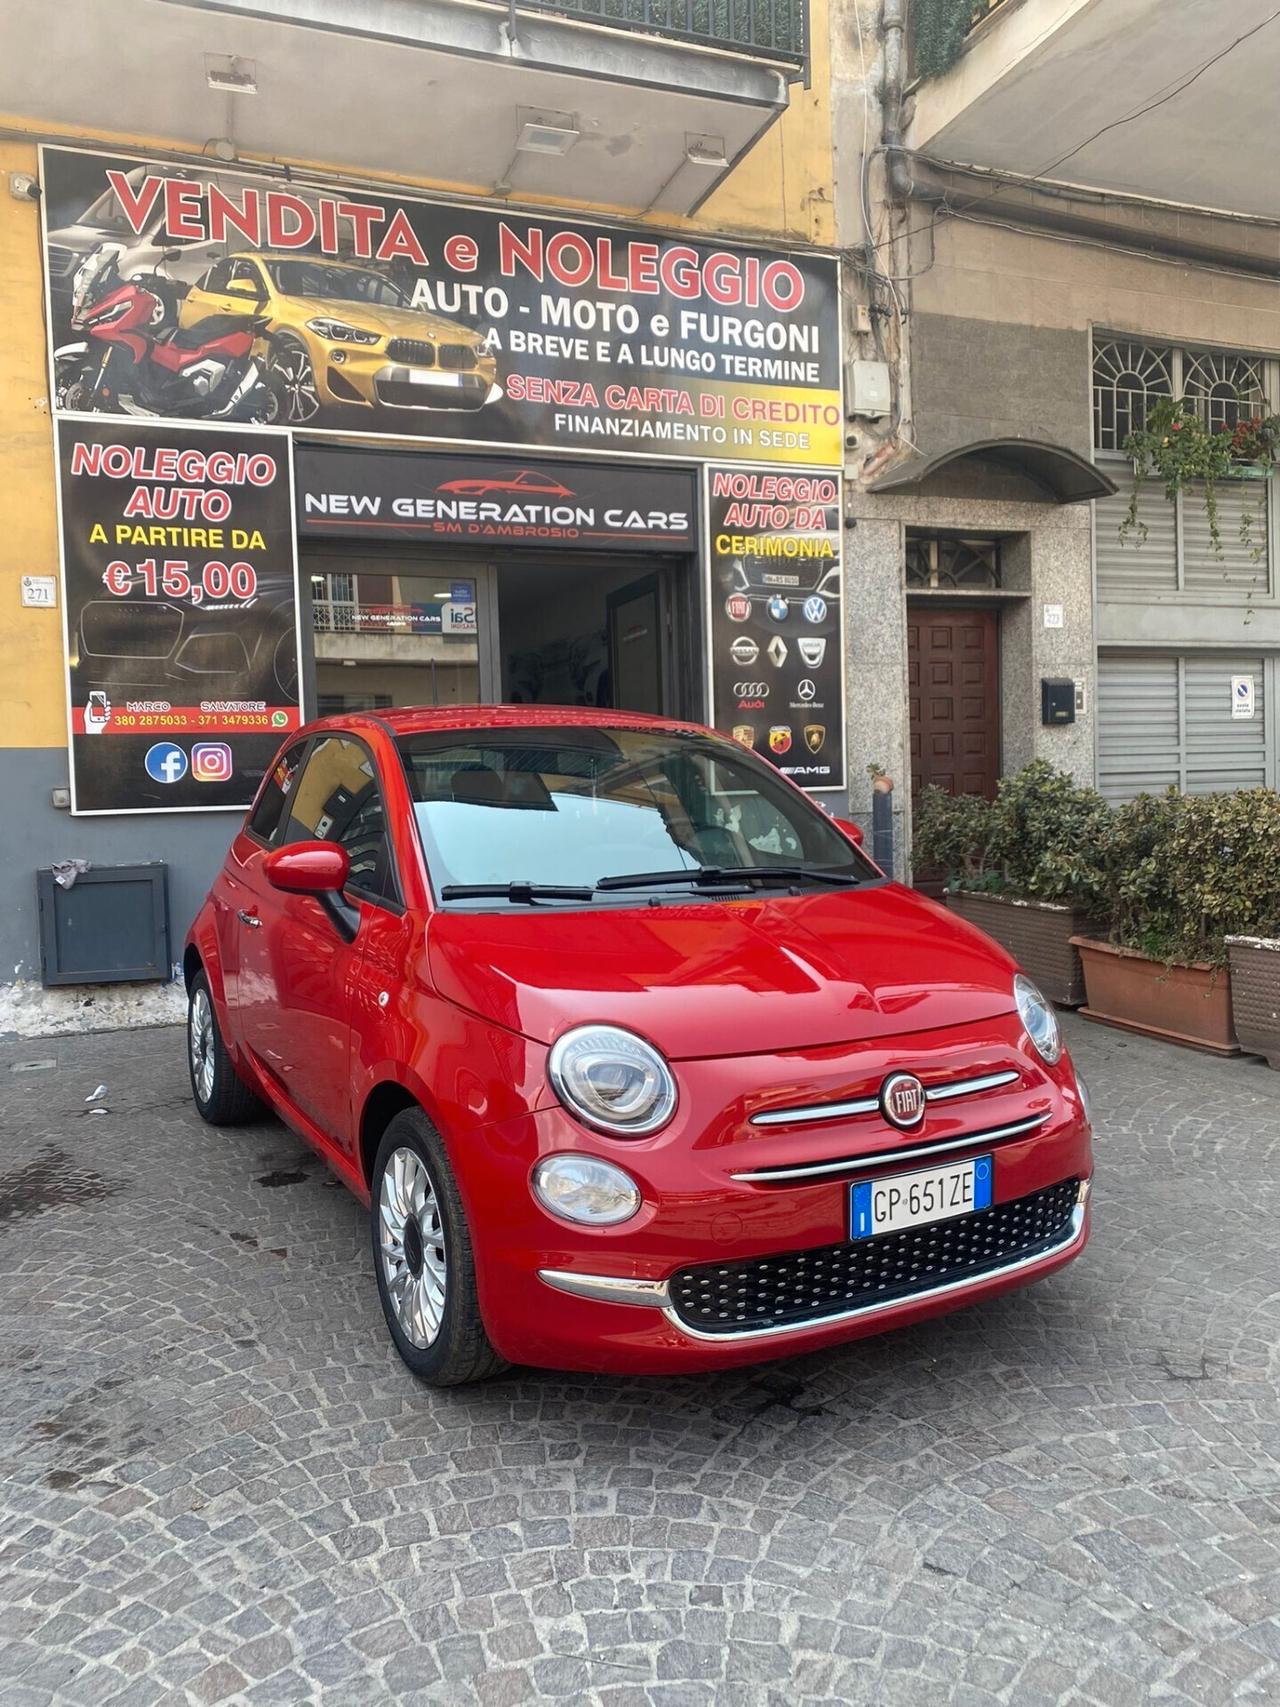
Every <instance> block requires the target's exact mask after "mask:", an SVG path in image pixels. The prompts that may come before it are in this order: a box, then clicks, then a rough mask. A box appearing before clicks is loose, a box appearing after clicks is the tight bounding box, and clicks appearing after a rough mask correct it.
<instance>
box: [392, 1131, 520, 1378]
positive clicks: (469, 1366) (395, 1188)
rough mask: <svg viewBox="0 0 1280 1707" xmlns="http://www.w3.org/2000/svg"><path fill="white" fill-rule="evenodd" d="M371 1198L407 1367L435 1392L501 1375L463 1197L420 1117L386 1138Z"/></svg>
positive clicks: (396, 1336)
mask: <svg viewBox="0 0 1280 1707" xmlns="http://www.w3.org/2000/svg"><path fill="white" fill-rule="evenodd" d="M369 1189H370V1205H369V1228H370V1234H371V1236H372V1240H373V1267H374V1273H375V1274H376V1276H377V1280H378V1297H379V1298H380V1299H381V1301H382V1313H383V1315H384V1316H385V1317H386V1320H387V1328H388V1330H389V1332H390V1334H391V1339H392V1342H393V1344H394V1345H395V1348H396V1350H397V1351H398V1352H399V1353H400V1356H401V1358H402V1359H403V1361H404V1363H405V1365H406V1366H407V1367H408V1368H409V1369H410V1370H411V1371H412V1373H413V1374H414V1375H416V1376H417V1378H418V1379H419V1380H420V1381H423V1382H426V1383H427V1385H428V1386H431V1387H457V1386H461V1385H462V1384H463V1383H465V1382H470V1381H483V1380H485V1379H486V1378H487V1377H488V1376H491V1375H497V1374H498V1373H499V1372H500V1371H501V1370H503V1369H505V1368H506V1363H505V1361H504V1360H503V1359H502V1358H500V1357H499V1356H498V1354H497V1352H495V1351H494V1349H493V1347H492V1346H491V1345H490V1344H489V1336H488V1335H487V1334H486V1333H485V1329H484V1322H483V1320H482V1319H481V1315H480V1303H479V1298H478V1296H477V1291H476V1271H475V1254H474V1251H473V1249H472V1244H471V1231H470V1228H469V1227H468V1226H467V1217H466V1212H465V1210H464V1209H463V1207H462V1198H461V1196H460V1195H459V1193H458V1185H457V1181H456V1180H455V1179H454V1176H453V1169H452V1168H451V1167H450V1165H449V1158H448V1156H447V1155H446V1154H445V1148H444V1144H443V1143H442V1141H441V1138H440V1134H439V1133H438V1132H437V1131H436V1129H435V1127H434V1126H433V1125H432V1124H431V1122H430V1121H429V1120H428V1119H427V1117H426V1115H425V1114H424V1113H423V1112H422V1110H421V1109H420V1108H407V1109H404V1110H402V1111H401V1112H400V1113H399V1114H397V1115H396V1117H395V1118H394V1119H393V1120H392V1121H391V1123H390V1125H389V1126H388V1127H387V1129H386V1131H385V1132H384V1133H383V1135H382V1142H381V1143H380V1144H379V1145H378V1153H377V1155H376V1157H375V1158H374V1163H373V1174H372V1177H371V1179H370V1181H369Z"/></svg>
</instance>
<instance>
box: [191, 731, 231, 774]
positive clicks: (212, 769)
mask: <svg viewBox="0 0 1280 1707" xmlns="http://www.w3.org/2000/svg"><path fill="white" fill-rule="evenodd" d="M191 775H192V776H193V777H194V778H195V780H196V781H197V782H229V781H230V780H231V748H230V747H228V745H227V743H226V742H225V741H197V742H196V744H195V746H194V747H192V749H191Z"/></svg>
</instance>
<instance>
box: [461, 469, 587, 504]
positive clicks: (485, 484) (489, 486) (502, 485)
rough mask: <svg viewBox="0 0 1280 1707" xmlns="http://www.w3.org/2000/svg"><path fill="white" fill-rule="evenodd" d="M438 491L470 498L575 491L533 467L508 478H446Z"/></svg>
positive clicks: (562, 494) (567, 495)
mask: <svg viewBox="0 0 1280 1707" xmlns="http://www.w3.org/2000/svg"><path fill="white" fill-rule="evenodd" d="M436 491H437V492H456V493H458V494H459V496H464V497H468V498H483V497H486V496H487V495H488V494H489V493H490V492H517V493H520V492H527V493H529V494H531V495H532V496H534V497H537V498H572V497H573V493H572V492H571V491H570V490H569V488H568V487H567V486H562V485H561V484H560V482H559V481H558V480H553V479H552V478H551V476H550V475H549V474H539V473H537V472H536V470H534V469H532V468H522V469H521V470H520V471H519V473H518V474H513V475H512V476H511V477H510V478H509V479H507V480H499V479H495V478H494V477H492V476H490V477H489V478H488V479H475V480H446V481H445V482H444V484H443V485H441V486H437V487H436Z"/></svg>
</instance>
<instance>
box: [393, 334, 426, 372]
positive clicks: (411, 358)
mask: <svg viewBox="0 0 1280 1707" xmlns="http://www.w3.org/2000/svg"><path fill="white" fill-rule="evenodd" d="M387 354H388V355H389V356H390V358H391V360H392V361H393V362H405V363H406V364H407V365H408V366H409V367H434V366H435V365H436V347H435V345H434V344H428V343H426V342H425V340H423V339H421V338H393V339H392V340H391V342H390V343H389V344H388V345H387Z"/></svg>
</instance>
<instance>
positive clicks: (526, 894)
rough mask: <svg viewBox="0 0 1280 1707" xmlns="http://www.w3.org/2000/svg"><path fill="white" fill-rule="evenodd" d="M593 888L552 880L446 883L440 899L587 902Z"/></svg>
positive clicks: (527, 903) (529, 904)
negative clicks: (555, 882)
mask: <svg viewBox="0 0 1280 1707" xmlns="http://www.w3.org/2000/svg"><path fill="white" fill-rule="evenodd" d="M594 893H595V891H594V890H593V889H580V888H577V889H575V888H564V887H561V886H558V885H556V884H554V883H446V884H445V886H444V888H443V889H442V890H441V891H440V899H441V900H442V901H510V902H511V904H512V906H513V907H533V906H536V905H537V903H538V902H539V901H589V900H590V899H591V897H592V895H593V894H594Z"/></svg>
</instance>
